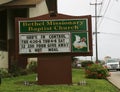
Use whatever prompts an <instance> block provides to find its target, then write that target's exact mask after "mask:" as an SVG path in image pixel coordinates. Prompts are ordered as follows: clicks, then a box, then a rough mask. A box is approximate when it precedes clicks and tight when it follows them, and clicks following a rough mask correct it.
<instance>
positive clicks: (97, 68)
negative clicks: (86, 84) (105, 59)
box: [85, 64, 110, 79]
mask: <svg viewBox="0 0 120 92" xmlns="http://www.w3.org/2000/svg"><path fill="white" fill-rule="evenodd" d="M85 74H86V77H87V78H94V79H106V77H108V76H110V74H109V72H108V70H107V69H106V68H105V67H103V66H102V65H101V64H92V65H90V66H87V67H86V68H85Z"/></svg>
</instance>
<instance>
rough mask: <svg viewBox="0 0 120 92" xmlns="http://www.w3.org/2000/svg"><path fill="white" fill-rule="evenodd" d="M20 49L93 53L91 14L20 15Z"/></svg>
mask: <svg viewBox="0 0 120 92" xmlns="http://www.w3.org/2000/svg"><path fill="white" fill-rule="evenodd" d="M17 25H18V28H17V32H18V44H19V45H18V53H19V54H21V55H22V54H42V53H72V54H74V53H79V54H86V53H87V55H88V54H89V55H90V54H92V43H91V42H92V41H91V38H92V37H91V36H92V35H91V16H85V17H82V18H81V17H70V18H69V17H68V18H61V19H60V18H58V19H56V18H55V19H37V18H35V19H24V18H23V19H20V18H18V19H17Z"/></svg>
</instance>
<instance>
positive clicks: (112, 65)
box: [105, 59, 120, 70]
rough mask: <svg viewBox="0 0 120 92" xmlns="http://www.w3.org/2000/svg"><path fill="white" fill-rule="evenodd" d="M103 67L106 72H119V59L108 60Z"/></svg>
mask: <svg viewBox="0 0 120 92" xmlns="http://www.w3.org/2000/svg"><path fill="white" fill-rule="evenodd" d="M105 66H106V67H107V69H108V70H120V59H109V60H108V61H107V63H106V64H105Z"/></svg>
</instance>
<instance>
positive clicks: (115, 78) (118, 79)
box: [107, 72, 120, 89]
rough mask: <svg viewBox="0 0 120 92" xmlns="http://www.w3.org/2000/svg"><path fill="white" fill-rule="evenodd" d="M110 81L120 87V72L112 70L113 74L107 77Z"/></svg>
mask: <svg viewBox="0 0 120 92" xmlns="http://www.w3.org/2000/svg"><path fill="white" fill-rule="evenodd" d="M107 79H108V81H109V82H111V83H112V84H113V85H115V86H116V87H117V88H118V89H120V72H111V76H110V77H108V78H107Z"/></svg>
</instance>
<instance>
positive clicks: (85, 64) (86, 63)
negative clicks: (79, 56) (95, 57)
mask: <svg viewBox="0 0 120 92" xmlns="http://www.w3.org/2000/svg"><path fill="white" fill-rule="evenodd" d="M91 64H93V61H83V62H82V63H81V66H82V67H87V66H88V65H91Z"/></svg>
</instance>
